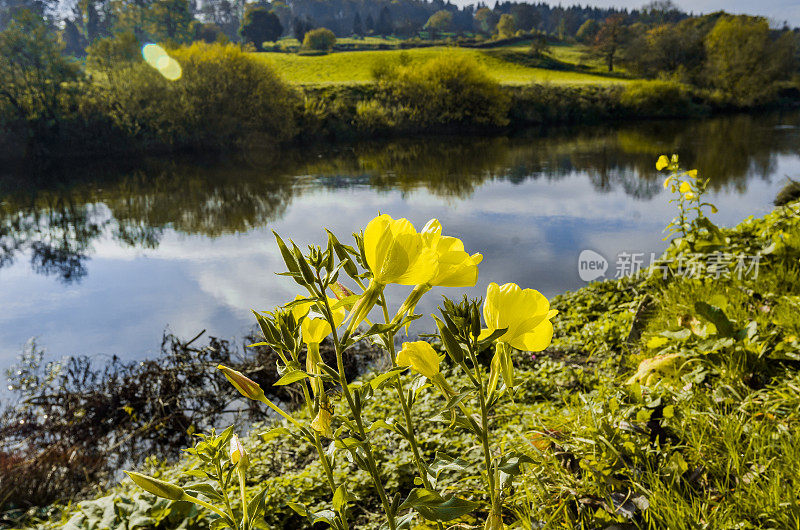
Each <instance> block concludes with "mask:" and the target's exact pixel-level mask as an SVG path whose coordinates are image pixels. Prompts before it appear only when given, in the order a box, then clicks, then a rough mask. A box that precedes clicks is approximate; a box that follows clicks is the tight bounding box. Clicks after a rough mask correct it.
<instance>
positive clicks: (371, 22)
mask: <svg viewBox="0 0 800 530" xmlns="http://www.w3.org/2000/svg"><path fill="white" fill-rule="evenodd" d="M364 22H365V23H366V26H365V29H366V30H367V33H372V32H374V31H375V19H374V18H373V17H372V13H367V18H366V20H365V21H364Z"/></svg>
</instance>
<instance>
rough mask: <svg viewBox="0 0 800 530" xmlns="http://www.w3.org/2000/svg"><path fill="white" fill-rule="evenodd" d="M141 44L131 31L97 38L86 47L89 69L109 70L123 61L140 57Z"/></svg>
mask: <svg viewBox="0 0 800 530" xmlns="http://www.w3.org/2000/svg"><path fill="white" fill-rule="evenodd" d="M141 49H142V47H141V44H140V43H139V39H137V38H136V35H134V34H133V32H132V31H128V32H125V33H118V34H117V35H114V36H113V37H103V38H102V39H97V40H96V41H94V42H93V43H92V44H90V45H89V47H88V48H87V49H86V52H87V55H86V66H87V67H88V68H89V70H90V71H97V70H100V71H106V72H108V71H110V70H111V69H112V68H117V67H119V66H121V65H123V64H125V63H132V62H135V61H139V60H141V59H142V52H141Z"/></svg>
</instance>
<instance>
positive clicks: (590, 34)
mask: <svg viewBox="0 0 800 530" xmlns="http://www.w3.org/2000/svg"><path fill="white" fill-rule="evenodd" d="M598 31H600V24H598V23H597V21H596V20H595V19H593V18H590V19H587V20H586V22H584V23H583V24H581V27H579V28H578V32H577V33H576V34H575V38H577V39H578V41H579V42H592V41H593V40H594V38H595V37H596V36H597V32H598Z"/></svg>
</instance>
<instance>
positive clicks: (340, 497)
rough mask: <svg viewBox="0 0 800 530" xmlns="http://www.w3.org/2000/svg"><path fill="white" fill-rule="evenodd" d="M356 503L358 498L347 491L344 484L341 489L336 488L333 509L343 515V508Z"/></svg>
mask: <svg viewBox="0 0 800 530" xmlns="http://www.w3.org/2000/svg"><path fill="white" fill-rule="evenodd" d="M355 501H356V498H355V497H353V495H352V494H351V493H350V492H348V491H347V488H345V487H344V484H340V485H339V487H338V488H336V492H335V493H334V494H333V509H334V510H336V511H337V512H339V513H341V512H342V508H344V507H346V506H347V504H348V503H350V502H355Z"/></svg>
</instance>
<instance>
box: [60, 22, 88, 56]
mask: <svg viewBox="0 0 800 530" xmlns="http://www.w3.org/2000/svg"><path fill="white" fill-rule="evenodd" d="M61 40H62V41H63V42H64V52H65V53H68V54H70V55H74V56H75V57H81V56H83V54H84V51H85V50H86V39H84V38H83V35H81V32H80V30H79V29H78V26H77V25H76V24H75V21H74V20H72V19H67V20H65V21H64V29H63V30H62V32H61Z"/></svg>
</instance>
